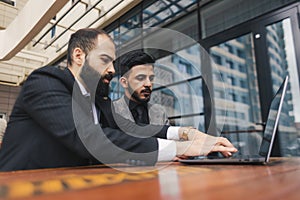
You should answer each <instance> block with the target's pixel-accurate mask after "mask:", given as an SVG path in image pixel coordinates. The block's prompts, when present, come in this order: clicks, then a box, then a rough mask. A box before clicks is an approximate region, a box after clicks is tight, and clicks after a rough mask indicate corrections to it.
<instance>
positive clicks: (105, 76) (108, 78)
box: [102, 73, 114, 81]
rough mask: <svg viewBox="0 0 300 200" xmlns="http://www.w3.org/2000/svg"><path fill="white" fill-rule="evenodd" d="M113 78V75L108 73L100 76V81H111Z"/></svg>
mask: <svg viewBox="0 0 300 200" xmlns="http://www.w3.org/2000/svg"><path fill="white" fill-rule="evenodd" d="M113 77H114V75H113V73H108V74H105V75H104V76H102V79H106V80H109V81H111V79H113Z"/></svg>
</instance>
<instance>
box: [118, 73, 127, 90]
mask: <svg viewBox="0 0 300 200" xmlns="http://www.w3.org/2000/svg"><path fill="white" fill-rule="evenodd" d="M119 82H120V84H121V86H122V87H123V88H127V87H128V81H127V78H125V77H123V76H122V77H121V78H120V79H119Z"/></svg>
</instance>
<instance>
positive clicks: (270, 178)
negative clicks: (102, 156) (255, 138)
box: [0, 157, 300, 200]
mask: <svg viewBox="0 0 300 200" xmlns="http://www.w3.org/2000/svg"><path fill="white" fill-rule="evenodd" d="M6 198H13V199H15V198H18V199H22V200H23V199H49V200H50V199H51V200H53V199H54V200H60V199H61V200H65V199H72V200H73V199H83V200H88V199H97V200H98V199H105V200H106V199H121V200H127V199H128V200H132V199H141V200H146V199H151V200H152V199H153V200H156V199H213V200H219V199H230V200H232V199H239V200H240V199H242V200H245V199H255V200H257V199H264V200H266V199H288V200H291V199H300V158H298V157H297V158H273V159H271V163H269V164H268V165H264V166H260V165H252V166H251V165H184V164H181V163H178V162H170V163H159V164H158V165H157V166H156V167H124V166H120V165H115V166H114V168H108V167H104V166H90V167H78V168H57V169H43V170H25V171H15V172H0V199H6Z"/></svg>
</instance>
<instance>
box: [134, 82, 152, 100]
mask: <svg viewBox="0 0 300 200" xmlns="http://www.w3.org/2000/svg"><path fill="white" fill-rule="evenodd" d="M128 91H129V93H130V94H131V98H132V99H134V100H135V101H137V102H139V103H141V104H147V103H148V102H149V101H150V98H151V92H152V90H151V89H150V88H148V87H146V88H145V89H144V90H142V91H141V93H142V92H146V91H147V92H149V93H150V95H149V97H148V98H147V99H141V98H140V97H139V96H138V94H137V92H136V91H134V90H133V89H132V87H131V86H130V84H128Z"/></svg>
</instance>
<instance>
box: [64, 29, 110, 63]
mask: <svg viewBox="0 0 300 200" xmlns="http://www.w3.org/2000/svg"><path fill="white" fill-rule="evenodd" d="M102 34H103V35H106V36H107V37H108V38H110V39H111V37H110V36H109V35H108V34H107V33H106V32H105V31H103V30H98V29H94V28H83V29H79V30H77V31H76V32H75V33H73V34H72V35H71V38H70V40H69V44H68V52H67V62H68V64H69V65H72V61H73V60H72V52H73V50H74V49H75V48H77V47H79V48H80V49H82V51H83V52H84V53H85V54H88V53H89V52H90V51H91V50H92V49H93V48H95V46H96V42H97V40H98V35H102ZM111 40H112V39H111Z"/></svg>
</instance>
